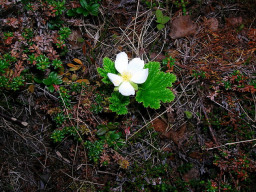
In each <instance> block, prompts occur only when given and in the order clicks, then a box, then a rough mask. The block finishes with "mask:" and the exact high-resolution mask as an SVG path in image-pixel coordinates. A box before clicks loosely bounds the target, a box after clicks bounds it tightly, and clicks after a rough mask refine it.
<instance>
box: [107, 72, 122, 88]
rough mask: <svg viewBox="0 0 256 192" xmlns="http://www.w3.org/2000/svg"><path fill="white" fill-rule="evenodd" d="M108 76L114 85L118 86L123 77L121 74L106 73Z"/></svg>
mask: <svg viewBox="0 0 256 192" xmlns="http://www.w3.org/2000/svg"><path fill="white" fill-rule="evenodd" d="M108 78H109V79H110V81H111V82H112V83H113V84H114V85H115V86H119V85H120V84H121V83H122V81H123V78H122V77H121V76H119V75H116V74H113V73H108Z"/></svg>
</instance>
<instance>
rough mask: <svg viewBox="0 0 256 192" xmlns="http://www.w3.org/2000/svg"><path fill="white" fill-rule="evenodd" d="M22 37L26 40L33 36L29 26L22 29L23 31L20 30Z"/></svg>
mask: <svg viewBox="0 0 256 192" xmlns="http://www.w3.org/2000/svg"><path fill="white" fill-rule="evenodd" d="M21 35H22V37H23V38H24V39H26V40H31V39H32V38H33V36H34V33H33V30H32V29H30V28H26V29H24V32H22V34H21Z"/></svg>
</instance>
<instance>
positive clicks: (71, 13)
mask: <svg viewBox="0 0 256 192" xmlns="http://www.w3.org/2000/svg"><path fill="white" fill-rule="evenodd" d="M75 15H76V12H75V10H74V9H69V10H68V11H67V16H69V17H73V16H75Z"/></svg>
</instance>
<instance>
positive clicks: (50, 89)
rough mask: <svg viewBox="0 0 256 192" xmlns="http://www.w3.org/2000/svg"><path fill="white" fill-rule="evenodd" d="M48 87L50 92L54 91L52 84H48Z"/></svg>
mask: <svg viewBox="0 0 256 192" xmlns="http://www.w3.org/2000/svg"><path fill="white" fill-rule="evenodd" d="M48 89H49V91H50V92H51V93H53V92H54V87H53V85H50V86H48Z"/></svg>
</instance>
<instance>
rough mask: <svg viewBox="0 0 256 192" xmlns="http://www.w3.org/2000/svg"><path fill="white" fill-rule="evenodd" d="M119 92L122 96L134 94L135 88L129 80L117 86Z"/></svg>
mask: <svg viewBox="0 0 256 192" xmlns="http://www.w3.org/2000/svg"><path fill="white" fill-rule="evenodd" d="M119 92H120V93H121V94H122V95H124V96H130V95H135V90H134V88H133V86H132V85H131V84H130V83H129V82H123V83H122V84H121V85H120V87H119Z"/></svg>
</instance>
